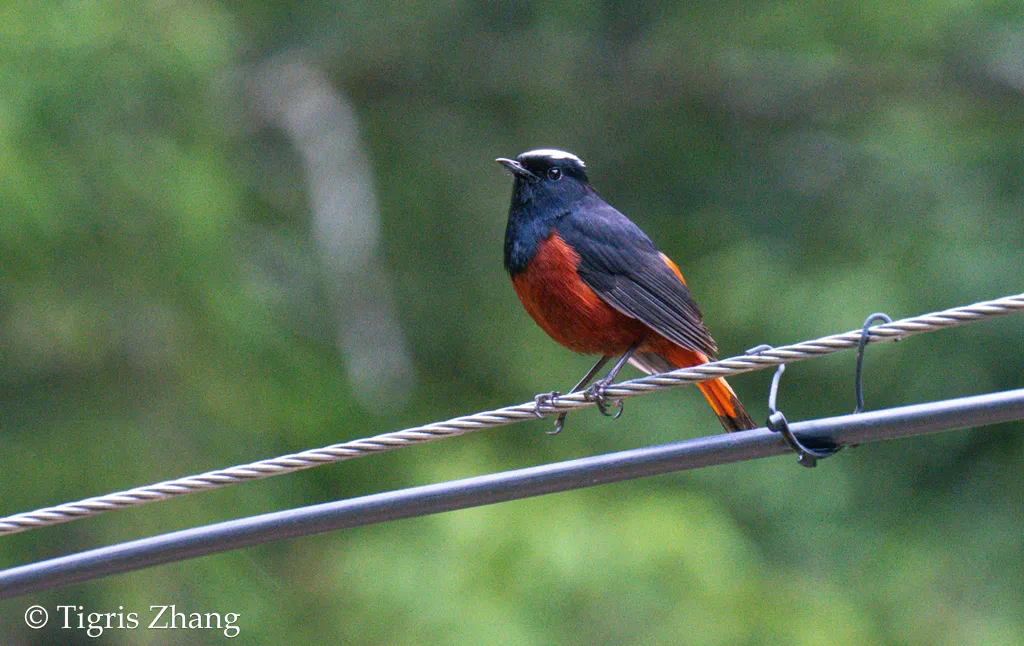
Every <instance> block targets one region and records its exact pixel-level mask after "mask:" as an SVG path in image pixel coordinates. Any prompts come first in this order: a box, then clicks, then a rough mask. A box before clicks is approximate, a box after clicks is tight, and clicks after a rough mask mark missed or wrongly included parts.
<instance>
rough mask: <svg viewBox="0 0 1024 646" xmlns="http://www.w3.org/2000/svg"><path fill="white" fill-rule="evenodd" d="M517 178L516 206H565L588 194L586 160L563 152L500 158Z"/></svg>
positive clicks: (514, 192) (513, 192)
mask: <svg viewBox="0 0 1024 646" xmlns="http://www.w3.org/2000/svg"><path fill="white" fill-rule="evenodd" d="M495 161H497V162H498V163H499V164H501V165H502V166H504V167H505V168H507V169H508V170H509V172H511V173H512V175H513V176H514V177H515V183H514V184H513V186H512V202H513V206H514V207H515V205H516V204H517V203H518V205H519V206H526V205H529V204H537V203H540V204H544V205H546V206H550V207H555V208H559V207H563V206H565V205H567V204H569V203H571V202H573V201H575V200H577V199H579V198H580V197H581V196H583V195H584V194H586V193H587V189H588V187H589V186H590V182H589V180H588V179H587V171H586V167H585V166H584V164H583V160H582V159H580V158H579V157H577V156H576V155H573V154H572V153H567V152H564V151H562V150H554V149H550V148H541V149H538V150H531V151H528V152H525V153H523V154H521V155H519V156H518V157H516V158H515V159H514V160H513V159H505V158H503V157H499V158H498V159H496V160H495Z"/></svg>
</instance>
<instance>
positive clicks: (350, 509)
mask: <svg viewBox="0 0 1024 646" xmlns="http://www.w3.org/2000/svg"><path fill="white" fill-rule="evenodd" d="M1019 419H1024V389H1020V390H1011V391H1007V392H1002V393H990V394H987V395H976V396H974V397H964V398H960V399H951V400H946V401H940V402H931V403H927V404H917V405H913V406H903V407H900V408H893V409H889V410H881V411H870V412H867V413H861V414H859V415H842V416H839V417H832V418H827V419H819V420H812V421H806V422H794V423H793V424H791V427H792V428H791V430H792V432H793V433H794V434H796V435H798V436H799V437H800V438H801V441H802V442H805V443H815V444H817V443H827V442H833V443H844V444H864V443H866V442H875V441H879V440H886V439H896V438H902V437H911V436H915V435H924V434H928V433H935V432H938V431H944V430H952V429H957V428H967V427H971V426H983V425H987V424H996V423H999V422H1008V421H1013V420H1019ZM788 451H789V447H788V446H787V444H786V441H785V440H784V439H783V438H782V437H781V436H780V434H778V433H773V432H772V431H770V430H768V429H763V428H762V429H755V430H752V431H742V432H738V433H726V434H722V435H713V436H709V437H700V438H696V439H692V440H686V441H683V442H676V443H673V444H666V445H662V446H653V447H645V448H641V449H633V450H631V451H622V452H619V453H611V454H607V455H599V456H595V457H590V458H582V459H578V460H570V461H568V462H560V463H557V464H548V465H543V466H539V467H530V468H527V469H520V470H517V471H509V472H505V473H496V474H490V475H485V476H478V477H475V478H467V479H464V480H456V481H453V482H444V483H440V484H434V485H427V486H423V487H414V488H412V489H403V490H400V491H391V492H386V493H380V494H374V495H370V496H363V497H360V498H353V499H351V500H341V501H337V502H331V503H325V504H321V505H313V506H310V507H302V508H299V509H290V510H287V511H280V512H275V513H271V514H263V515H260V516H253V517H249V518H242V519H238V520H233V521H228V522H223V523H216V524H213V525H208V526H205V527H197V528H192V529H186V530H182V531H177V532H172V533H169V534H164V535H161V536H152V537H149V538H144V539H140V540H136V541H131V542H127V543H121V544H119V545H112V546H109V547H103V548H99V549H94V550H89V551H86V552H80V553H77V554H71V555H68V556H62V557H59V558H55V559H51V560H48V561H42V562H39V563H32V564H29V565H23V566H20V567H14V568H10V569H8V570H3V571H0V599H4V598H8V597H15V596H20V595H25V594H29V593H33V592H38V591H40V590H45V589H48V588H52V587H55V586H60V585H67V584H70V583H76V582H81V581H88V580H91V579H96V578H99V577H103V576H107V575H110V574H117V573H122V572H130V571H134V570H139V569H142V568H146V567H151V566H154V565H160V564H163V563H172V562H176V561H182V560H185V559H189V558H196V557H199V556H205V555H208V554H216V553H219V552H225V551H228V550H233V549H238V548H241V547H248V546H252V545H260V544H263V543H269V542H272V541H278V540H284V539H289V538H296V537H299V536H308V535H311V534H317V533H322V532H328V531H334V530H339V529H346V528H351V527H358V526H362V525H370V524H374V523H381V522H386V521H390V520H398V519H400V518H412V517H417V516H425V515H427V514H436V513H439V512H444V511H452V510H455V509H466V508H469V507H476V506H480V505H487V504H493V503H498V502H504V501H508V500H516V499H520V498H527V497H531V496H539V495H543V494H548V493H554V492H558V491H566V490H570V489H579V488H583V487H589V486H593V485H598V484H607V483H611V482H619V481H621V480H627V479H632V478H640V477H644V476H651V475H658V474H662V473H670V472H674V471H684V470H688V469H698V468H702V467H707V466H712V465H718V464H728V463H731V462H739V461H743V460H753V459H757V458H764V457H770V456H774V455H781V454H784V453H787V452H788Z"/></svg>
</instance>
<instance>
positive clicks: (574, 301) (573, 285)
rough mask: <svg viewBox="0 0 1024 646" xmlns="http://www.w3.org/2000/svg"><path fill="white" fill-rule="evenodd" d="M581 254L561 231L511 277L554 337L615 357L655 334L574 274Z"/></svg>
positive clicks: (530, 309) (583, 349)
mask: <svg viewBox="0 0 1024 646" xmlns="http://www.w3.org/2000/svg"><path fill="white" fill-rule="evenodd" d="M578 263H579V256H578V255H577V254H576V252H575V251H573V250H572V249H571V248H570V247H569V245H567V244H566V243H565V241H564V240H562V238H560V237H559V236H558V233H557V232H553V233H552V234H551V235H550V236H548V238H547V239H546V240H544V241H542V242H541V243H540V244H539V245H538V248H537V253H536V255H535V256H534V257H533V259H532V260H531V261H530V263H529V264H528V265H527V267H526V269H524V270H523V271H521V272H519V273H518V274H516V275H515V276H513V278H512V286H513V287H514V288H515V290H516V294H518V295H519V300H520V301H522V303H523V307H525V308H526V311H527V312H529V314H530V316H531V317H533V320H534V321H536V322H537V325H539V326H540V327H541V329H543V330H544V331H545V332H547V333H548V334H549V335H550V336H551V338H552V339H554V340H555V341H557V342H559V343H561V344H562V345H564V346H565V347H567V348H569V349H570V350H573V351H575V352H580V353H583V354H605V355H617V354H622V353H624V352H625V351H626V350H627V349H629V346H631V345H632V344H633V343H635V342H637V341H638V340H640V339H643V338H645V337H647V336H648V335H649V334H652V333H651V330H650V328H648V327H647V326H646V325H644V324H643V323H641V322H640V321H638V320H636V319H634V318H632V317H629V316H626V315H625V314H623V313H621V312H619V311H618V310H616V309H615V308H613V307H612V306H611V305H609V304H608V303H605V302H604V301H603V300H601V297H600V296H598V295H597V294H596V293H595V292H594V290H592V289H591V288H590V287H589V286H588V285H587V284H586V283H585V282H583V280H582V279H581V278H580V276H579V274H578V273H577V272H576V266H577V264H578Z"/></svg>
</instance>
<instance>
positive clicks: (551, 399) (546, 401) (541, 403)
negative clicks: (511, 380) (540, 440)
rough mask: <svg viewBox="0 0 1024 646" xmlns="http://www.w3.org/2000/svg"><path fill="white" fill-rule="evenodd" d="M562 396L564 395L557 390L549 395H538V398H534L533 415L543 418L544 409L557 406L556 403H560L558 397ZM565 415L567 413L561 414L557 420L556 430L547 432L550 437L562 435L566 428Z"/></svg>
mask: <svg viewBox="0 0 1024 646" xmlns="http://www.w3.org/2000/svg"><path fill="white" fill-rule="evenodd" d="M561 394H562V393H560V392H558V391H557V390H552V391H551V392H549V393H544V394H543V395H537V396H536V397H534V398H533V414H534V415H536V416H537V417H539V418H543V417H544V415H543V411H544V409H545V408H551V407H553V406H554V405H555V402H556V401H558V397H559V396H560V395H561ZM565 415H566V414H565V413H561V414H559V415H558V418H557V419H555V428H553V429H552V430H550V431H545V432H546V433H547V434H548V435H558V434H559V433H561V432H562V429H563V428H565Z"/></svg>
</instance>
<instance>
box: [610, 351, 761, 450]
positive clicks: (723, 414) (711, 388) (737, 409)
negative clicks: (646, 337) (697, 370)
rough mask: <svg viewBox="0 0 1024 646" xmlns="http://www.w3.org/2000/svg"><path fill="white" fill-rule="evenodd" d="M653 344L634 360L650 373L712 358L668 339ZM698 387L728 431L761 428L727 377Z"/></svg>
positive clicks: (682, 366) (686, 365)
mask: <svg viewBox="0 0 1024 646" xmlns="http://www.w3.org/2000/svg"><path fill="white" fill-rule="evenodd" d="M651 345H652V346H653V347H651V350H649V351H647V352H637V353H636V354H634V355H633V357H634V359H633V360H632V361H631V362H630V363H632V364H633V365H635V366H636V367H638V368H640V369H641V370H643V371H645V372H648V373H655V372H667V371H669V370H673V369H675V368H687V367H689V366H696V365H700V364H702V363H707V361H708V358H707V357H706V356H704V355H703V354H701V353H700V352H694V351H693V350H688V349H686V348H683V347H680V346H678V345H675V344H673V343H671V342H670V341H668V340H667V339H658V340H656V341H655V343H652V344H651ZM697 387H698V388H700V391H701V392H702V393H704V397H705V399H707V400H708V403H709V404H711V409H712V410H714V411H715V415H718V419H719V420H720V421H721V422H722V426H724V427H725V430H726V431H730V432H732V431H746V430H750V429H752V428H757V424H755V423H754V420H752V419H750V414H749V413H747V409H746V408H744V407H743V404H741V403H740V400H739V399H738V398H737V397H736V393H735V392H733V390H732V388H731V387H730V386H729V384H728V382H726V381H725V379H722V378H718V379H713V380H711V381H702V382H700V383H699V384H697Z"/></svg>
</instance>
